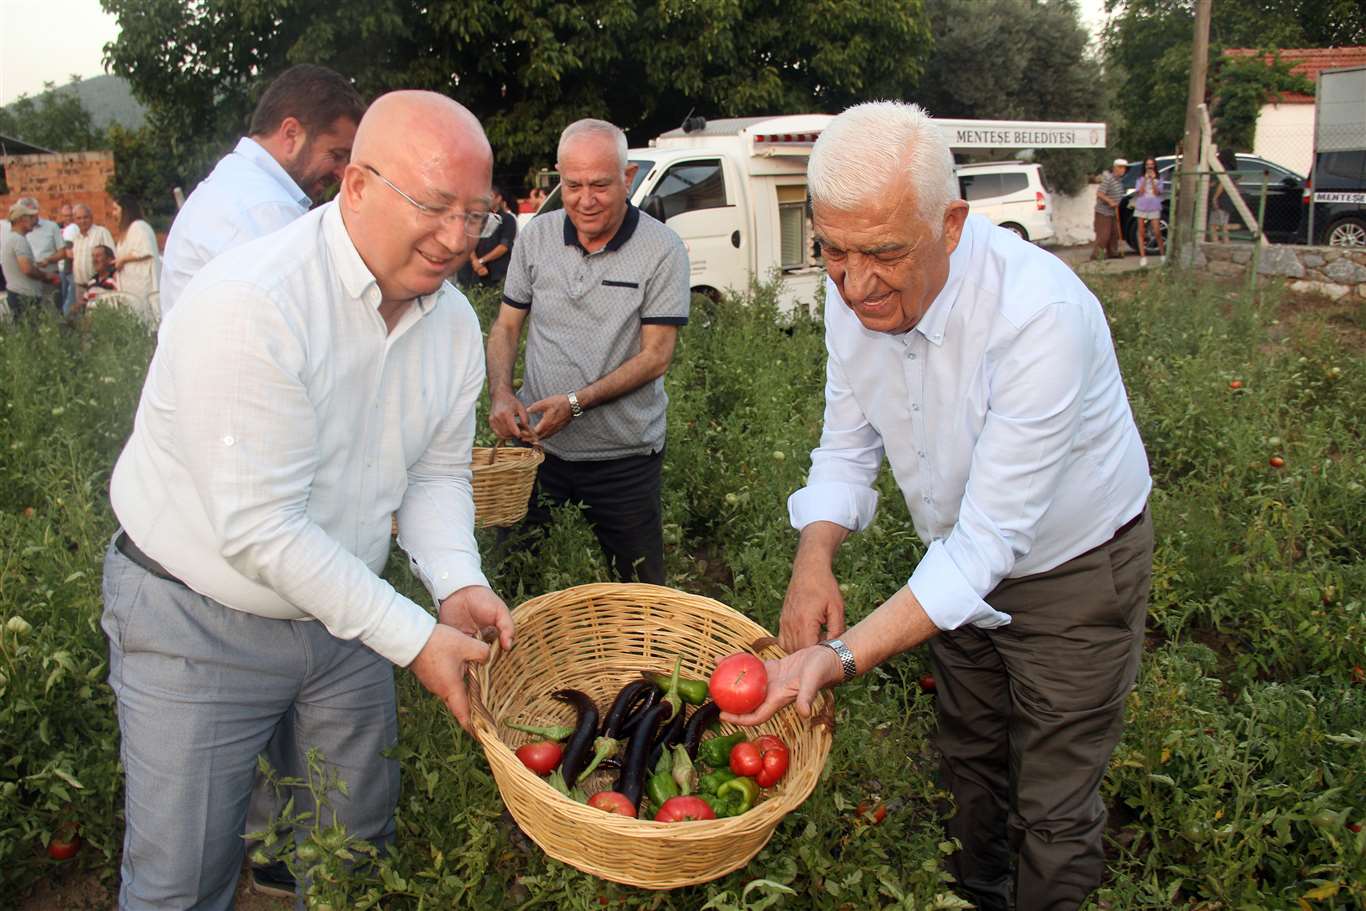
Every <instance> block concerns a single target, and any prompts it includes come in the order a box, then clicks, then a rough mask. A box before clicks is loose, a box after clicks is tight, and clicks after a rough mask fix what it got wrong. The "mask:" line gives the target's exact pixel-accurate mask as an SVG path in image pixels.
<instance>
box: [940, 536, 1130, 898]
mask: <svg viewBox="0 0 1366 911" xmlns="http://www.w3.org/2000/svg"><path fill="white" fill-rule="evenodd" d="M1152 554H1153V527H1152V519H1151V517H1150V516H1149V515H1148V513H1147V511H1146V510H1145V511H1144V515H1143V518H1142V519H1141V520H1140V521H1139V522H1138V523H1137V524H1136V525H1134V526H1133V527H1132V528H1130V529H1129V530H1128V531H1127V532H1124V533H1122V534H1121V535H1119V536H1118V537H1116V538H1115V539H1114V540H1112V541H1110V542H1109V543H1107V544H1104V545H1102V546H1100V547H1098V548H1096V549H1094V550H1092V551H1089V552H1088V553H1085V554H1082V555H1081V556H1079V557H1076V558H1075V559H1072V560H1069V561H1067V562H1066V563H1064V564H1062V565H1061V566H1058V567H1056V568H1054V569H1052V570H1049V571H1048V572H1043V573H1038V574H1035V575H1031V576H1022V577H1020V578H1017V579H1008V580H1006V581H1005V582H1003V583H1001V585H999V586H998V587H997V588H996V590H995V591H993V592H992V593H991V594H990V595H988V596H987V598H986V601H987V603H988V604H990V605H991V606H992V607H994V608H996V609H997V610H999V611H1004V612H1005V613H1008V614H1010V615H1011V618H1012V620H1011V622H1010V624H1008V625H1007V626H1003V627H999V628H997V629H991V630H983V629H978V628H977V627H965V628H962V629H958V630H954V631H952V632H947V633H943V634H941V635H939V636H937V637H935V638H934V639H932V640H930V652H931V656H932V657H933V659H934V667H935V673H936V676H937V677H938V681H937V682H938V696H937V700H936V707H937V712H938V716H939V732H938V735H937V738H936V740H937V745H938V747H939V750H940V755H941V767H940V770H941V775H942V779H943V783H944V785H945V786H946V787H947V788H948V790H949V791H950V792H951V793H952V794H953V796H954V799H955V801H956V802H957V804H958V812H957V814H956V815H954V816H953V817H952V818H951V819H950V820H949V821H948V823H947V824H946V828H947V830H948V834H949V835H950V836H952V837H956V838H957V839H958V840H959V841H960V842H961V843H962V850H961V851H959V852H957V853H956V854H953V855H951V856H950V858H949V861H948V867H949V872H950V873H952V874H953V875H954V877H955V878H957V880H958V882H959V883H960V885H961V886H962V888H963V889H964V890H965V891H966V892H967V893H969V897H970V898H971V899H972V900H974V901H975V902H976V905H977V907H978V908H979V909H980V911H1007V909H1008V908H1012V907H1013V908H1014V909H1015V911H1064V909H1074V908H1078V907H1080V905H1081V904H1082V902H1083V901H1084V900H1085V899H1086V897H1087V895H1089V894H1090V893H1091V891H1092V890H1094V889H1095V888H1096V887H1097V886H1098V885H1099V884H1100V882H1101V878H1102V877H1103V876H1104V873H1105V855H1104V850H1103V844H1102V835H1103V834H1104V830H1105V816H1106V814H1105V804H1104V801H1102V800H1101V797H1100V782H1101V778H1102V776H1103V775H1104V774H1105V769H1106V766H1107V765H1108V764H1109V761H1110V754H1111V753H1112V752H1113V751H1114V748H1115V745H1116V744H1117V743H1118V742H1119V735H1120V731H1121V728H1122V725H1123V720H1124V705H1125V700H1126V698H1127V697H1128V694H1129V691H1130V690H1131V689H1132V688H1133V685H1134V683H1135V681H1136V680H1137V679H1138V665H1139V657H1140V655H1141V653H1142V650H1143V630H1144V621H1145V619H1146V617H1147V609H1148V588H1149V582H1150V579H1151V575H1152ZM1012 855H1013V857H1012ZM1012 859H1013V860H1014V873H1013V877H1012V870H1011V862H1012ZM1012 894H1013V896H1014V904H1013V905H1012V904H1011V903H1010V902H1011V895H1012Z"/></svg>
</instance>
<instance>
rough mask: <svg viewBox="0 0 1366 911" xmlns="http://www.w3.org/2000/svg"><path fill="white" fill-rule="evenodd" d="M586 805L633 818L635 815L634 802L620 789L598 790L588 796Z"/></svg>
mask: <svg viewBox="0 0 1366 911" xmlns="http://www.w3.org/2000/svg"><path fill="white" fill-rule="evenodd" d="M588 805H589V806H590V807H594V808H596V809H599V810H603V811H605V812H607V813H614V814H616V815H617V816H630V817H631V818H632V819H634V818H635V815H636V808H635V804H633V803H631V798H629V797H627V796H626V795H625V794H623V793H621V792H620V791H599V792H598V793H596V794H594V795H593V796H592V797H590V798H588Z"/></svg>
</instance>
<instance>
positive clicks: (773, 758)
mask: <svg viewBox="0 0 1366 911" xmlns="http://www.w3.org/2000/svg"><path fill="white" fill-rule="evenodd" d="M754 745H755V746H756V747H758V748H759V758H760V763H761V766H762V767H761V768H760V769H759V774H758V775H756V776H755V778H754V780H755V781H756V782H758V783H759V787H761V788H771V787H773V786H774V785H775V784H777V783H778V779H780V778H782V777H783V776H784V775H786V774H787V762H788V758H787V744H785V743H783V742H782V741H781V740H779V739H778V738H777V737H774V736H772V735H770V734H765V735H764V736H763V737H760V738H759V739H758V740H756V741H754Z"/></svg>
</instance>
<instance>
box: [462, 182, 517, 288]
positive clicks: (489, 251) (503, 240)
mask: <svg viewBox="0 0 1366 911" xmlns="http://www.w3.org/2000/svg"><path fill="white" fill-rule="evenodd" d="M489 212H490V215H493V216H497V217H496V218H490V219H489V227H488V229H487V232H486V234H485V236H483V237H481V238H479V243H478V244H476V245H475V247H474V250H472V251H471V252H470V261H469V262H467V263H466V264H465V265H463V266H461V267H460V273H459V275H458V276H457V277H456V281H457V282H458V283H459V285H460V287H462V288H473V287H475V286H476V285H478V286H481V287H484V288H501V287H503V280H504V279H505V278H507V274H508V263H509V262H510V261H511V259H512V245H513V244H514V243H516V241H517V215H516V213H515V212H512V211H510V210H509V209H508V207H507V200H506V199H505V198H504V197H503V191H502V190H500V189H498V188H497V187H494V188H493V206H492V207H491V208H490V210H489Z"/></svg>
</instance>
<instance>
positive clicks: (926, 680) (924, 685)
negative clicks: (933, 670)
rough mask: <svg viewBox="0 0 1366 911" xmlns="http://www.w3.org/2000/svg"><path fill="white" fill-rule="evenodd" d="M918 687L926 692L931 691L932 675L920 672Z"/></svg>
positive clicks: (932, 684)
mask: <svg viewBox="0 0 1366 911" xmlns="http://www.w3.org/2000/svg"><path fill="white" fill-rule="evenodd" d="M920 688H921V689H922V690H924V691H925V692H927V693H933V692H934V688H935V683H934V675H933V674H922V675H921V676H920Z"/></svg>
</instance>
